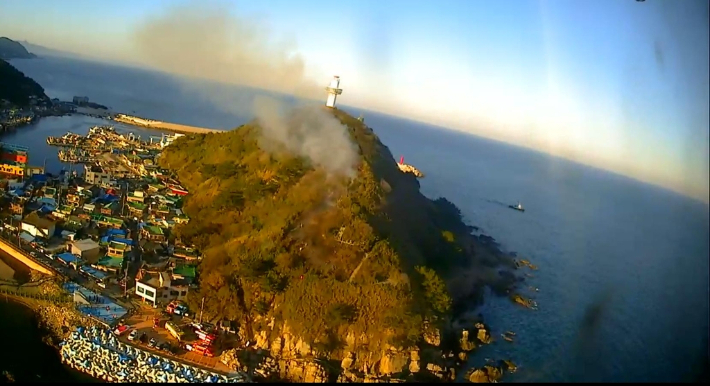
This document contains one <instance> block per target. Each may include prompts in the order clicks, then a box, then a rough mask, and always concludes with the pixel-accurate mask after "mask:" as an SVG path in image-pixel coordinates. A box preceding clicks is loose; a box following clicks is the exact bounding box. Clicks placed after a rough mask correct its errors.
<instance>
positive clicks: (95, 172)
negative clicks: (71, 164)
mask: <svg viewBox="0 0 710 386" xmlns="http://www.w3.org/2000/svg"><path fill="white" fill-rule="evenodd" d="M84 181H86V182H88V183H90V184H94V185H109V184H110V183H111V173H107V172H106V171H104V169H103V168H102V167H101V166H98V165H86V164H84Z"/></svg>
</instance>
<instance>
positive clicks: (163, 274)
mask: <svg viewBox="0 0 710 386" xmlns="http://www.w3.org/2000/svg"><path fill="white" fill-rule="evenodd" d="M180 136H182V135H181V134H174V135H163V136H162V137H160V138H159V140H158V139H156V138H155V137H152V138H151V139H150V140H148V141H143V140H141V139H140V138H139V137H137V136H134V135H133V134H127V135H126V134H119V133H118V132H116V131H115V130H114V129H113V128H112V127H111V126H95V127H92V128H91V129H90V130H89V133H88V135H86V136H79V135H76V134H73V133H67V134H66V135H64V136H62V137H56V138H55V137H50V138H48V139H47V143H48V144H50V145H53V146H58V147H60V150H59V153H58V154H59V157H60V159H61V160H62V161H63V162H67V163H70V165H71V167H70V169H69V170H68V171H67V170H63V171H62V172H60V173H59V174H58V175H53V174H50V173H45V171H44V170H42V169H41V168H32V167H28V166H27V165H28V158H29V154H30V151H31V150H30V149H28V148H26V147H22V146H18V145H13V144H8V143H0V172H1V173H2V174H3V176H4V178H3V179H2V180H1V181H2V182H1V184H2V187H3V189H4V195H3V197H2V200H1V201H0V216H1V217H0V227H1V229H0V238H1V239H2V240H1V241H2V242H3V244H4V245H5V246H11V248H13V249H16V250H18V251H21V253H23V254H24V255H26V256H27V258H30V259H32V260H33V261H34V262H36V263H37V264H40V265H41V266H42V267H45V268H46V269H47V270H49V271H51V272H54V273H56V274H57V276H60V277H64V278H65V279H66V280H65V284H64V289H65V290H66V291H68V292H69V293H70V294H71V296H72V297H73V299H74V304H75V306H76V308H77V309H78V310H80V311H81V312H82V313H84V314H85V315H86V316H88V317H90V318H92V319H93V320H95V321H97V322H99V323H101V324H103V325H104V326H106V327H107V328H110V329H111V330H112V331H114V333H115V334H116V335H118V336H119V339H121V340H123V341H125V343H126V344H133V345H137V346H140V347H141V348H142V349H146V350H149V351H155V352H159V353H161V355H168V356H170V357H172V358H176V359H177V360H182V361H185V362H188V363H191V364H193V365H197V366H202V367H204V368H208V369H210V370H213V371H222V372H229V370H230V369H228V368H227V367H226V366H224V365H223V364H222V363H220V362H218V360H217V358H216V357H217V355H219V353H220V351H222V350H224V349H226V348H229V347H230V340H231V339H234V335H235V334H234V327H233V326H232V325H231V323H228V322H222V321H216V323H215V324H210V323H206V322H205V321H203V320H202V315H201V310H199V309H198V310H190V309H188V308H187V306H186V303H185V302H184V301H185V299H186V297H187V296H188V294H189V293H190V291H192V290H194V289H195V279H196V273H197V268H196V267H197V263H198V262H199V261H200V259H201V255H200V253H199V252H198V251H196V250H195V249H194V248H193V247H192V246H191V245H183V244H182V243H181V242H180V240H179V239H177V238H176V237H174V236H173V235H172V232H171V230H172V229H173V228H174V227H175V226H176V225H178V224H184V223H187V222H189V220H190V219H189V217H188V216H187V215H185V213H183V212H182V210H181V207H182V204H183V200H184V198H185V196H186V195H188V191H187V190H186V189H185V188H183V187H182V186H181V185H180V182H179V181H176V180H175V179H174V178H172V177H171V176H170V175H168V173H167V172H166V171H165V170H161V168H160V167H159V166H158V164H157V159H158V157H159V156H160V153H161V150H162V149H163V148H165V147H166V146H169V145H170V143H171V142H172V141H174V140H175V139H177V138H179V137H180ZM82 169H83V170H82ZM82 171H83V173H81V172H82ZM5 246H4V247H5Z"/></svg>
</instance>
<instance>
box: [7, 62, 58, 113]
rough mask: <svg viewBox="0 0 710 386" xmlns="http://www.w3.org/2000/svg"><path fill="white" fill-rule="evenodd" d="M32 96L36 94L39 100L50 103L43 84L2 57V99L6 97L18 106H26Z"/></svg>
mask: <svg viewBox="0 0 710 386" xmlns="http://www.w3.org/2000/svg"><path fill="white" fill-rule="evenodd" d="M30 96H36V97H37V99H38V102H41V103H45V104H47V103H50V102H49V97H48V96H47V95H46V94H45V93H44V89H43V88H42V86H40V85H39V84H38V83H37V82H35V81H34V80H33V79H32V78H29V77H27V76H25V74H23V73H22V72H21V71H20V70H18V69H16V68H15V67H13V66H12V65H11V64H10V63H8V62H6V61H4V60H2V59H0V100H2V99H6V100H8V101H10V103H12V104H14V105H16V106H19V107H25V106H27V105H28V104H29V101H30Z"/></svg>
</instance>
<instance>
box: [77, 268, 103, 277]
mask: <svg viewBox="0 0 710 386" xmlns="http://www.w3.org/2000/svg"><path fill="white" fill-rule="evenodd" d="M79 270H80V271H82V272H85V273H86V274H87V275H89V276H91V277H93V278H94V279H96V280H103V279H105V278H107V277H108V275H107V274H105V273H103V272H101V271H99V270H98V269H94V268H91V267H87V266H83V267H81V268H80V269H79Z"/></svg>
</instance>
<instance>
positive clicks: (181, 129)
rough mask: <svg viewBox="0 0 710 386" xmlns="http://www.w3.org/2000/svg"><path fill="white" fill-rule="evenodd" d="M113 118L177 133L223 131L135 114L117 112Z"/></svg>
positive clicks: (130, 123) (117, 120)
mask: <svg viewBox="0 0 710 386" xmlns="http://www.w3.org/2000/svg"><path fill="white" fill-rule="evenodd" d="M113 120H114V121H116V122H121V123H126V124H129V125H134V126H139V127H146V128H149V129H158V130H167V131H173V132H176V133H183V134H191V133H194V134H206V133H218V132H220V131H222V130H217V129H208V128H205V127H196V126H188V125H180V124H177V123H169V122H162V121H156V120H153V119H146V118H140V117H134V116H131V115H125V114H116V115H115V116H114V117H113Z"/></svg>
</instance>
